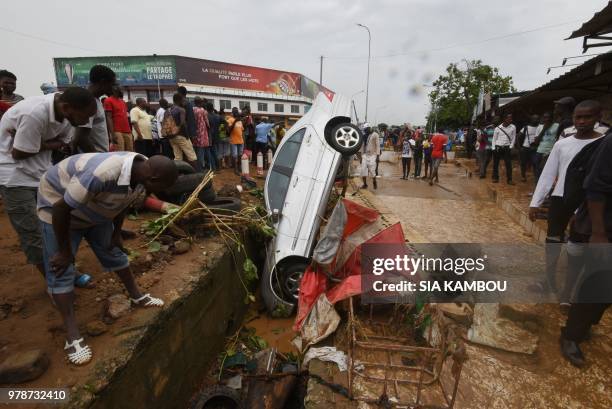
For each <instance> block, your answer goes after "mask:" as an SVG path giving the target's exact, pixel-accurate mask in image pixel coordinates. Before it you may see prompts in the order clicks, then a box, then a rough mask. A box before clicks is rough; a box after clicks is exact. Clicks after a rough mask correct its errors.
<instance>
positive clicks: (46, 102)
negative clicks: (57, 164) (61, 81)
mask: <svg viewBox="0 0 612 409" xmlns="http://www.w3.org/2000/svg"><path fill="white" fill-rule="evenodd" d="M56 94H57V93H52V94H47V95H43V96H36V97H31V98H26V99H24V100H23V101H21V102H19V103H17V104H15V105H14V106H13V107H12V108H11V109H9V110H8V111H6V113H5V114H4V115H3V116H2V120H1V121H0V185H2V186H7V187H15V186H29V187H38V183H39V181H40V178H41V177H42V175H43V174H44V173H45V172H46V171H47V169H49V168H50V167H51V165H52V163H51V151H50V150H43V151H41V150H40V149H41V147H42V143H43V142H47V141H50V140H52V139H56V138H58V137H59V139H60V140H61V141H63V142H64V143H68V142H70V138H71V137H72V129H73V127H72V125H70V122H68V120H67V119H64V120H63V122H57V121H56V120H55V109H54V106H53V102H54V99H55V95H56ZM13 148H16V149H18V150H20V151H22V152H26V153H35V155H32V156H30V157H28V158H26V159H22V160H15V159H13V157H12V155H11V151H12V149H13Z"/></svg>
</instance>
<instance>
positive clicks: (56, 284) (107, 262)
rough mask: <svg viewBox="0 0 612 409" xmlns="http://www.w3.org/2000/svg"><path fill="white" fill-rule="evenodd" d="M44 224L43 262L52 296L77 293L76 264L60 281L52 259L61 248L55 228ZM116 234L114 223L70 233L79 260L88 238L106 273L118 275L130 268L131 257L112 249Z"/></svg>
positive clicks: (73, 252) (42, 228)
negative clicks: (83, 244) (83, 240)
mask: <svg viewBox="0 0 612 409" xmlns="http://www.w3.org/2000/svg"><path fill="white" fill-rule="evenodd" d="M40 224H41V230H42V237H43V262H44V265H45V276H46V279H47V288H48V291H49V294H65V293H70V292H72V291H74V278H75V274H76V272H75V268H74V263H73V264H70V265H69V266H68V268H67V269H66V271H64V274H62V275H61V276H59V277H57V276H56V275H55V273H53V272H52V271H51V267H50V260H51V257H53V256H54V255H55V254H57V252H58V251H59V247H58V245H57V240H56V238H55V232H54V231H53V226H52V225H50V224H48V223H44V222H41V223H40ZM113 230H114V226H113V222H112V221H110V220H109V221H108V222H106V223H104V224H98V225H96V226H93V227H89V228H86V229H79V230H70V246H71V248H72V254H73V255H74V256H76V254H77V250H78V249H79V244H81V240H82V239H83V238H85V240H87V243H89V247H91V250H92V251H93V252H94V254H95V255H96V257H97V258H98V261H99V262H100V264H102V267H104V269H105V270H107V271H118V270H122V269H124V268H127V267H128V266H129V265H130V262H129V260H128V257H127V255H126V254H125V253H124V252H123V251H121V250H120V249H118V248H117V247H113V248H112V249H110V248H109V247H110V242H111V237H112V235H113Z"/></svg>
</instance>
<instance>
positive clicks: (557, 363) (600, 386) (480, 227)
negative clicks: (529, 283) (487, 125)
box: [355, 163, 612, 408]
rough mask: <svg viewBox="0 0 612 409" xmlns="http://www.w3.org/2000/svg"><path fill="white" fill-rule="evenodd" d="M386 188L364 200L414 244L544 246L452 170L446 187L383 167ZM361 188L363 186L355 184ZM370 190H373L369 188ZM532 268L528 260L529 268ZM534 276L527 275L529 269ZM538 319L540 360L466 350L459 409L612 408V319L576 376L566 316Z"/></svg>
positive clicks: (587, 347) (586, 347) (547, 308)
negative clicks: (562, 339)
mask: <svg viewBox="0 0 612 409" xmlns="http://www.w3.org/2000/svg"><path fill="white" fill-rule="evenodd" d="M379 172H380V174H381V176H382V177H381V178H379V179H378V180H379V183H378V184H379V188H378V189H377V190H372V188H371V187H370V190H369V193H364V194H363V195H360V196H361V197H362V198H363V199H364V201H366V203H368V204H370V205H374V206H376V207H378V208H379V209H381V213H383V216H384V217H386V218H388V219H390V220H389V221H390V222H391V223H393V222H395V221H400V222H401V223H402V226H403V228H404V232H405V235H406V237H407V239H408V240H409V241H412V242H438V243H439V242H453V243H522V244H532V245H533V246H540V245H539V244H537V243H536V242H535V241H534V240H533V238H532V237H531V236H530V235H529V234H527V233H525V232H524V231H523V229H522V228H521V227H520V226H519V225H518V224H516V223H514V222H513V221H512V219H511V218H510V217H509V216H508V215H507V214H506V213H505V212H504V211H503V210H502V209H500V208H499V207H497V205H496V203H495V202H494V201H493V200H492V199H491V198H489V195H488V193H487V188H486V184H485V183H483V182H482V181H480V180H479V179H478V178H477V177H469V175H468V174H467V172H466V170H465V169H464V168H462V167H458V166H455V165H454V164H453V163H448V164H443V165H442V166H441V168H440V183H439V185H434V186H429V184H428V183H427V182H426V181H424V180H415V179H412V178H410V179H409V180H402V179H401V164H399V163H396V164H390V163H381V164H380V168H379ZM355 182H357V180H356V179H355ZM370 186H371V182H370ZM529 263H530V260H525V265H526V266H528V265H529ZM527 268H528V267H527ZM533 312H534V313H535V314H537V316H538V318H539V321H540V322H539V325H538V329H537V331H538V332H537V333H538V335H539V337H540V340H539V344H538V348H537V350H536V352H535V353H534V354H533V355H523V354H517V353H511V352H505V351H501V350H498V349H495V348H490V347H484V346H481V345H478V344H473V343H469V342H467V343H466V344H467V345H466V348H467V352H468V361H467V362H466V363H465V365H464V367H463V373H462V377H461V382H460V385H459V392H458V398H457V403H456V406H455V407H457V408H485V407H487V408H519V407H520V408H610V407H612V381H611V380H610V376H609V374H610V373H612V311H610V310H608V312H607V314H606V315H604V318H603V319H602V322H601V323H600V325H598V326H595V327H593V330H592V334H593V337H592V339H591V341H589V342H588V343H587V342H585V343H584V344H583V345H582V349H583V352H584V353H585V355H586V356H587V360H588V365H587V367H586V368H584V369H577V368H574V367H573V366H571V365H570V364H569V363H568V362H567V361H565V360H564V359H563V358H562V357H561V355H560V351H559V344H558V337H559V328H560V327H561V326H563V325H564V322H565V316H564V315H563V314H561V312H560V310H559V307H558V306H557V305H555V304H539V305H533Z"/></svg>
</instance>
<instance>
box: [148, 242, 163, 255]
mask: <svg viewBox="0 0 612 409" xmlns="http://www.w3.org/2000/svg"><path fill="white" fill-rule="evenodd" d="M159 250H161V243H160V242H159V241H157V240H155V241H152V242H151V243H149V247H148V248H147V251H148V252H149V253H157V252H158V251H159Z"/></svg>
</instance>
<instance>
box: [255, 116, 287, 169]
mask: <svg viewBox="0 0 612 409" xmlns="http://www.w3.org/2000/svg"><path fill="white" fill-rule="evenodd" d="M280 123H281V122H277V123H273V122H272V120H268V121H266V120H265V119H262V120H261V122H259V123H258V124H257V126H256V127H255V152H253V156H254V157H257V153H258V152H261V153H262V154H263V156H264V165H265V162H266V151H267V150H268V135H269V133H270V130H272V128H274V127H275V126H278V125H279V124H280Z"/></svg>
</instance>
